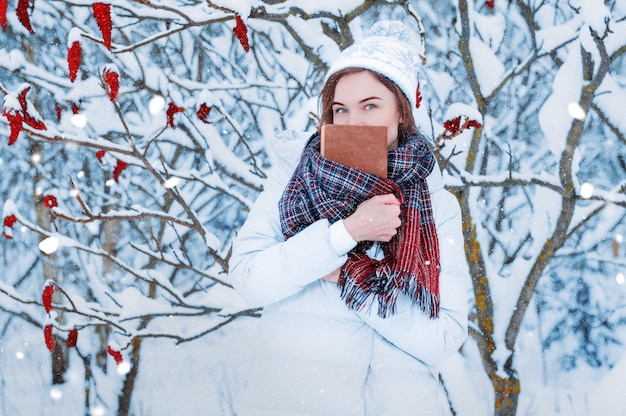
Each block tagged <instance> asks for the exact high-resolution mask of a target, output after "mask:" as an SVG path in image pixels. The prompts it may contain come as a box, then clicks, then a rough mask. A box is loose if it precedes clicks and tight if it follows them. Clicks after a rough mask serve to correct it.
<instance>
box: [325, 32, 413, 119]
mask: <svg viewBox="0 0 626 416" xmlns="http://www.w3.org/2000/svg"><path fill="white" fill-rule="evenodd" d="M424 62H425V58H424V41H423V38H422V37H420V38H419V39H416V36H414V35H413V33H412V32H411V30H410V29H409V28H408V27H407V26H406V25H405V24H404V23H402V22H400V21H389V20H384V21H380V22H377V23H375V24H374V26H372V28H371V29H370V31H369V33H368V35H367V36H366V37H365V38H364V39H362V40H361V41H358V42H355V43H354V44H353V45H352V46H350V47H348V48H346V49H345V50H344V51H343V52H341V55H339V58H337V60H336V61H335V62H334V63H333V64H332V65H331V66H330V69H329V70H328V73H327V74H326V80H328V78H329V77H330V76H331V75H332V74H334V73H336V72H338V71H341V70H342V69H345V68H352V67H356V68H364V69H369V70H371V71H375V72H378V73H379V74H381V75H384V76H385V77H387V78H389V79H390V80H391V81H393V82H394V83H395V84H396V85H397V86H398V87H399V88H400V90H402V92H403V93H404V95H405V96H406V98H407V99H408V100H409V103H411V107H415V98H416V92H417V83H418V74H419V68H420V66H421V65H422V64H423V63H424Z"/></svg>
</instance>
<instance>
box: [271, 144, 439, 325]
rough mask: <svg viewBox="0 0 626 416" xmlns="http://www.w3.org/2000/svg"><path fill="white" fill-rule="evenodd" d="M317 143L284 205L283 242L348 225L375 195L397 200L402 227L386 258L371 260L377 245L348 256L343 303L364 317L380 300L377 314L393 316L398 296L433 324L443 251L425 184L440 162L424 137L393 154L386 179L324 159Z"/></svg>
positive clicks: (362, 246)
mask: <svg viewBox="0 0 626 416" xmlns="http://www.w3.org/2000/svg"><path fill="white" fill-rule="evenodd" d="M319 149H320V137H319V135H318V134H315V135H313V137H311V139H310V140H309V142H308V143H307V145H306V147H305V149H304V152H303V154H302V157H301V159H300V163H299V164H298V166H297V168H296V170H295V172H294V173H293V176H292V177H291V179H290V181H289V183H288V184H287V187H286V188H285V191H284V193H283V195H282V198H281V199H280V202H279V211H280V224H281V227H282V231H283V233H284V234H285V237H286V238H289V237H291V236H293V235H294V234H296V233H298V232H299V231H300V230H302V229H303V228H305V227H307V226H308V225H310V224H312V223H313V222H315V221H317V220H319V219H322V218H327V219H328V220H329V221H330V222H331V223H333V222H335V221H338V220H340V219H343V218H346V217H347V216H349V215H350V214H352V213H353V212H354V211H355V210H356V208H357V206H358V205H359V204H360V203H361V202H363V201H365V200H367V199H369V198H371V197H372V196H375V195H382V194H389V193H393V194H394V195H395V196H396V198H398V200H399V201H400V202H401V220H402V226H401V227H400V228H399V230H398V234H397V235H395V236H394V237H393V238H392V239H391V241H389V242H388V243H381V244H380V245H381V248H382V250H383V253H384V255H385V257H384V259H382V260H374V259H372V258H371V257H369V256H368V255H367V253H366V251H367V250H368V248H369V247H370V246H371V245H372V242H361V243H359V244H357V246H356V247H355V248H354V249H353V250H352V251H350V252H349V253H348V260H347V261H346V263H345V264H344V265H343V267H342V269H341V274H340V277H339V283H338V284H339V286H340V288H341V297H342V298H343V299H344V301H345V302H346V304H347V305H348V307H350V308H351V309H353V310H357V311H359V310H362V309H363V308H364V307H368V308H369V307H371V305H372V304H373V302H374V300H375V299H376V298H377V299H378V305H379V306H378V315H379V316H381V317H383V318H385V317H388V316H390V315H391V314H393V313H395V303H396V299H397V297H398V295H399V294H400V293H404V294H406V295H407V296H409V297H410V298H411V299H412V300H413V301H414V302H415V303H416V304H417V305H419V307H420V308H421V309H422V310H423V311H424V312H425V313H426V314H427V315H429V316H430V317H431V318H434V317H437V316H438V315H439V244H438V240H437V231H436V229H435V221H434V218H433V212H432V205H431V201H430V194H429V191H428V185H427V183H426V177H427V176H428V175H429V174H430V172H432V170H433V167H434V165H435V157H434V155H433V153H432V151H431V150H430V148H429V147H428V145H427V144H426V142H425V139H424V138H423V137H422V136H420V135H411V136H409V137H408V138H407V140H406V141H405V143H404V144H403V145H402V146H399V147H398V148H396V149H393V150H390V151H389V154H388V155H389V163H388V172H389V173H388V178H381V177H378V176H376V175H372V174H369V173H365V172H361V171H359V170H356V169H352V168H349V167H347V166H344V165H341V164H339V163H336V162H333V161H331V160H329V159H326V158H324V157H322V155H321V154H320V153H319Z"/></svg>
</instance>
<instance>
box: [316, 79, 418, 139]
mask: <svg viewBox="0 0 626 416" xmlns="http://www.w3.org/2000/svg"><path fill="white" fill-rule="evenodd" d="M363 71H368V72H370V73H371V74H372V75H374V77H376V79H378V80H379V81H380V82H381V83H382V84H383V85H384V86H385V87H387V89H388V90H389V91H391V92H392V93H393V94H394V95H395V96H396V102H397V103H398V108H399V109H400V119H401V120H402V123H400V125H399V126H398V142H399V143H402V142H403V141H404V139H405V138H406V137H408V136H409V135H410V134H414V133H417V126H416V125H415V119H414V118H413V111H412V109H411V104H410V103H409V100H408V99H407V98H406V96H405V95H404V93H402V90H400V88H398V86H397V85H396V84H395V83H394V82H393V81H391V80H390V79H389V78H387V77H385V76H384V75H381V74H379V73H378V72H375V71H370V70H368V69H364V68H356V67H350V68H345V69H342V70H340V71H337V72H335V73H334V74H332V75H331V76H330V77H328V80H327V81H326V84H324V88H322V92H321V93H320V102H321V106H322V111H321V117H320V126H319V128H321V126H323V125H324V124H333V108H332V107H333V106H332V104H333V101H334V98H335V89H336V87H337V82H339V80H340V79H341V78H342V77H344V76H346V75H351V74H358V73H359V72H363ZM319 128H318V129H319Z"/></svg>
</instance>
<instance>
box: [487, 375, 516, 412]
mask: <svg viewBox="0 0 626 416" xmlns="http://www.w3.org/2000/svg"><path fill="white" fill-rule="evenodd" d="M491 382H492V384H493V388H494V391H495V394H496V397H495V412H494V414H495V416H515V413H516V412H517V402H518V399H519V395H520V393H521V388H520V381H519V379H517V378H516V377H509V378H502V377H498V376H492V377H491Z"/></svg>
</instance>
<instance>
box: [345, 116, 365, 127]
mask: <svg viewBox="0 0 626 416" xmlns="http://www.w3.org/2000/svg"><path fill="white" fill-rule="evenodd" d="M348 125H350V126H364V125H366V118H365V117H364V115H363V114H358V113H350V117H349V119H348Z"/></svg>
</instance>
